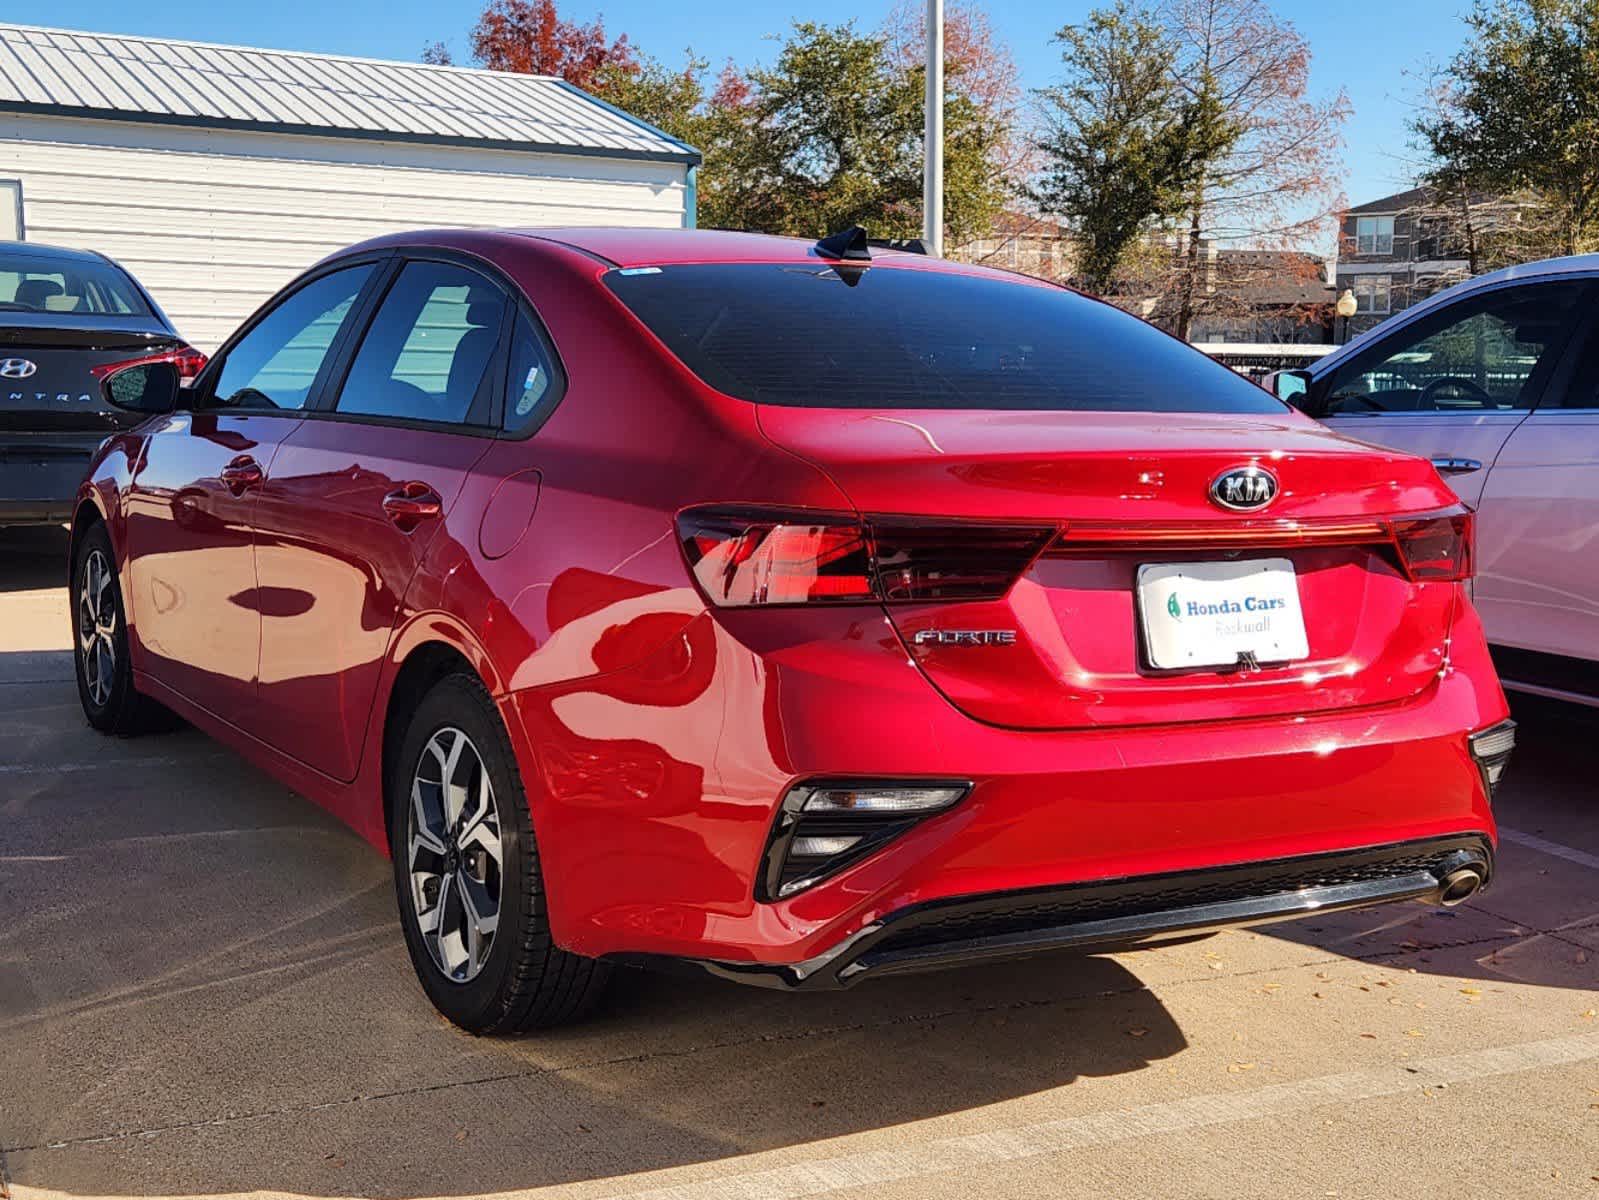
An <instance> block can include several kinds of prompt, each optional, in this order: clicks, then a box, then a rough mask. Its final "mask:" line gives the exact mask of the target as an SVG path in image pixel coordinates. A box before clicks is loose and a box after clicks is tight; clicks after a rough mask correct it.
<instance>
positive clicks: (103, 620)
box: [67, 524, 177, 737]
mask: <svg viewBox="0 0 1599 1200" xmlns="http://www.w3.org/2000/svg"><path fill="white" fill-rule="evenodd" d="M91 572H95V574H94V575H93V580H94V581H96V586H94V587H93V592H94V595H93V596H92V597H90V596H88V595H87V593H88V592H89V591H90V589H91V575H90V573H91ZM67 595H68V597H69V600H70V603H71V607H72V653H73V663H74V670H73V675H74V677H75V678H76V679H77V682H78V700H79V702H80V703H81V704H82V705H83V715H84V717H85V718H86V719H87V720H88V722H89V724H90V725H92V726H93V727H94V728H95V729H98V730H99V731H100V732H101V733H109V734H115V735H116V736H118V737H131V736H133V735H135V734H140V733H150V732H155V731H158V730H164V729H170V728H172V727H173V726H174V725H175V724H177V719H176V718H175V717H174V716H173V715H172V712H171V711H170V710H169V709H167V708H164V707H163V706H162V705H160V704H158V703H156V702H155V701H154V700H152V699H150V698H149V697H148V696H145V695H142V694H141V693H140V692H139V691H138V690H136V689H135V688H134V686H133V668H132V665H131V664H130V662H129V660H128V619H127V610H126V609H125V608H124V607H123V604H122V585H121V583H120V581H119V580H118V578H117V559H116V553H115V552H114V551H113V550H112V548H111V535H110V534H109V533H107V532H106V527H105V526H104V525H100V524H95V525H91V526H90V527H89V528H88V529H86V530H84V532H83V535H82V536H81V537H80V538H78V541H77V544H76V545H75V546H73V548H72V578H71V579H70V580H69V581H68V592H67Z"/></svg>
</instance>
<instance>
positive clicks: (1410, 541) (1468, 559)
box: [1392, 508, 1476, 583]
mask: <svg viewBox="0 0 1599 1200" xmlns="http://www.w3.org/2000/svg"><path fill="white" fill-rule="evenodd" d="M1392 529H1393V535H1394V545H1395V546H1397V547H1398V548H1399V561H1400V563H1401V564H1403V566H1404V568H1405V571H1406V573H1407V574H1409V576H1410V578H1411V579H1413V580H1415V581H1416V582H1417V583H1448V582H1459V581H1460V580H1464V579H1470V578H1471V573H1472V570H1473V567H1474V564H1473V562H1472V542H1473V540H1474V536H1475V532H1476V518H1475V516H1474V515H1473V514H1472V513H1470V512H1468V511H1467V510H1466V509H1463V508H1461V509H1451V510H1449V511H1448V512H1443V513H1435V514H1432V515H1429V516H1425V517H1405V518H1401V519H1398V520H1395V521H1394V522H1392Z"/></svg>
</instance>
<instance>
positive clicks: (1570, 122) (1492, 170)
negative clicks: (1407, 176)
mask: <svg viewBox="0 0 1599 1200" xmlns="http://www.w3.org/2000/svg"><path fill="white" fill-rule="evenodd" d="M1466 23H1467V25H1468V26H1469V27H1470V30H1471V32H1470V35H1469V37H1468V40H1467V43H1466V45H1465V47H1464V48H1463V49H1462V50H1461V51H1460V53H1459V54H1458V55H1457V56H1456V57H1455V59H1454V61H1453V62H1452V63H1451V64H1450V66H1449V67H1448V68H1447V70H1446V71H1445V78H1444V89H1443V94H1442V100H1441V103H1440V104H1439V106H1438V108H1437V109H1436V110H1435V111H1431V112H1428V113H1425V114H1424V115H1423V116H1421V117H1419V118H1417V120H1416V122H1415V131H1416V133H1417V134H1418V136H1419V140H1420V141H1421V143H1422V145H1423V147H1424V148H1425V149H1426V150H1428V151H1429V152H1430V154H1431V156H1432V158H1433V160H1434V164H1433V166H1432V168H1431V170H1430V172H1429V179H1430V181H1431V182H1434V183H1435V184H1436V185H1440V186H1446V187H1447V186H1453V187H1455V188H1456V189H1457V190H1458V189H1459V188H1460V187H1461V186H1462V181H1465V182H1464V186H1469V187H1472V188H1480V189H1483V190H1491V191H1496V192H1502V193H1514V192H1517V191H1529V192H1531V193H1533V194H1534V195H1536V196H1537V197H1540V198H1541V199H1542V201H1543V202H1544V203H1546V204H1547V205H1548V206H1549V208H1550V209H1551V210H1552V212H1553V216H1554V226H1555V228H1554V232H1555V243H1556V248H1557V249H1558V251H1559V252H1560V253H1564V254H1576V253H1579V252H1581V251H1583V250H1586V249H1589V248H1591V247H1593V246H1594V244H1595V242H1596V241H1599V0H1495V2H1493V3H1488V2H1487V0H1478V4H1477V7H1476V8H1475V9H1474V10H1473V11H1472V13H1471V15H1470V16H1468V17H1467V18H1466Z"/></svg>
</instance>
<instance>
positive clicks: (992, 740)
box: [502, 608, 1506, 973]
mask: <svg viewBox="0 0 1599 1200" xmlns="http://www.w3.org/2000/svg"><path fill="white" fill-rule="evenodd" d="M879 621H881V619H880V618H879ZM884 624H886V623H884ZM768 625H769V627H770V628H771V629H772V630H773V631H774V632H772V633H770V634H767V633H766V632H764V631H765V629H766V628H767V627H768V626H758V625H757V623H756V622H753V621H751V622H748V623H747V624H746V625H745V627H743V628H738V627H735V625H734V623H733V622H731V621H717V620H713V619H711V618H709V617H707V616H703V615H702V616H700V617H698V618H696V619H694V620H693V621H691V622H690V623H689V624H688V625H687V626H686V627H684V628H683V630H682V632H681V634H680V635H678V636H677V637H674V638H673V639H672V640H671V642H670V643H669V644H667V645H666V646H664V647H663V648H662V649H661V650H659V651H658V652H656V653H655V654H653V655H650V656H648V657H646V658H645V659H643V660H641V661H640V662H638V663H637V664H635V665H633V666H630V667H626V668H623V669H620V670H615V671H611V672H609V673H607V674H603V675H596V676H590V677H587V678H583V679H578V680H569V681H566V682H562V683H559V684H553V685H546V686H540V687H533V688H529V689H526V690H517V691H514V692H511V693H508V694H507V695H506V696H504V697H503V699H502V705H503V711H504V712H505V715H506V724H507V726H508V728H510V729H511V730H512V731H513V732H512V737H513V741H514V742H515V743H516V745H517V752H518V755H519V758H520V759H521V761H522V763H523V771H524V778H527V779H529V780H532V781H534V784H533V786H530V787H529V789H528V790H529V793H530V796H531V797H532V813H533V820H534V826H535V830H536V832H537V835H538V839H539V848H540V859H541V865H542V867H543V870H544V875H545V881H546V885H547V889H548V892H549V896H550V919H551V924H552V928H553V932H554V935H555V939H556V941H557V943H558V944H559V945H561V946H562V947H563V948H565V949H568V950H572V951H574V952H576V953H579V954H584V955H589V956H593V957H600V956H614V955H624V954H626V955H639V954H649V955H657V956H665V957H667V958H672V959H692V960H708V961H711V962H714V963H719V964H724V966H725V964H734V963H736V964H740V967H738V968H731V967H727V968H726V969H728V970H735V969H739V970H749V971H752V972H755V973H760V972H761V971H763V970H766V969H777V970H778V971H779V973H781V970H782V969H783V968H792V967H794V965H795V964H807V963H813V962H816V961H822V960H830V956H832V955H834V954H836V953H839V952H840V951H839V948H840V947H845V946H848V947H853V948H854V952H856V953H861V954H863V953H865V951H864V949H863V948H862V947H861V945H860V944H859V943H858V942H857V939H859V938H864V937H868V936H875V933H872V934H869V933H868V932H867V931H875V930H876V929H877V928H878V927H879V926H881V925H882V924H883V923H884V922H885V921H886V920H887V919H888V918H889V916H890V915H893V914H903V913H906V912H911V911H919V910H920V909H921V907H922V906H925V905H929V904H942V903H957V902H960V903H964V902H966V901H968V900H972V899H973V898H983V897H1012V896H1015V895H1017V894H1019V893H1038V892H1041V891H1049V890H1052V889H1058V888H1067V887H1077V886H1098V885H1100V884H1102V883H1105V882H1106V881H1115V880H1126V879H1147V878H1152V877H1159V876H1180V875H1186V874H1189V873H1192V872H1204V871H1208V870H1212V869H1222V868H1229V867H1234V866H1237V865H1239V864H1250V863H1272V862H1277V861H1281V860H1286V859H1296V858H1301V857H1303V856H1307V855H1312V856H1313V855H1337V854H1344V853H1354V852H1357V851H1360V850H1362V849H1364V848H1369V847H1383V846H1393V845H1399V844H1407V843H1417V842H1427V841H1432V840H1436V839H1453V838H1464V837H1470V838H1475V839H1477V840H1478V841H1480V842H1485V843H1491V842H1492V841H1493V837H1494V828H1495V827H1494V816H1493V810H1492V805H1491V803H1490V797H1489V792H1488V787H1487V783H1486V780H1485V778H1484V775H1483V772H1482V770H1481V769H1480V768H1479V766H1478V764H1477V762H1476V761H1475V760H1474V759H1473V756H1472V753H1471V747H1470V743H1469V741H1468V735H1469V734H1471V733H1473V732H1475V731H1479V730H1484V729H1487V728H1489V727H1491V726H1493V725H1495V724H1497V723H1498V722H1500V721H1502V720H1503V719H1504V718H1505V716H1506V706H1505V702H1504V695H1503V693H1502V692H1501V691H1500V689H1499V685H1498V682H1497V680H1496V678H1495V676H1494V674H1493V670H1492V666H1491V664H1490V663H1489V662H1488V658H1487V650H1486V647H1485V645H1484V643H1483V641H1482V636H1481V631H1480V628H1479V626H1478V625H1477V621H1476V617H1475V614H1474V613H1472V612H1471V611H1470V609H1469V608H1467V609H1465V610H1464V611H1463V612H1462V614H1461V616H1460V618H1459V619H1458V620H1457V623H1456V628H1455V631H1454V638H1453V647H1452V657H1451V661H1450V665H1449V666H1448V668H1447V669H1445V670H1443V671H1441V672H1440V674H1439V677H1438V678H1437V679H1436V680H1435V681H1434V682H1433V683H1432V684H1431V685H1430V686H1428V687H1427V688H1425V689H1424V690H1423V691H1422V692H1421V694H1419V695H1417V696H1415V697H1414V698H1412V699H1410V700H1408V701H1406V702H1404V703H1401V704H1393V705H1384V706H1380V707H1374V708H1369V709H1352V710H1349V709H1343V710H1335V711H1331V712H1321V713H1317V712H1315V711H1313V710H1312V711H1310V712H1307V713H1306V714H1305V715H1302V716H1297V717H1283V718H1271V719H1266V720H1253V721H1247V720H1243V721H1217V722H1210V723H1206V724H1203V725H1197V724H1189V725H1167V726H1144V727H1118V726H1110V727H1106V728H1101V729H1081V730H1063V731H1057V732H1033V731H1020V730H1013V729H1002V728H998V727H995V726H989V725H983V724H980V723H978V722H974V721H972V720H971V719H970V718H968V717H966V716H964V715H962V714H961V713H960V712H958V711H957V710H956V709H955V708H954V707H953V706H951V705H950V704H949V703H948V701H946V700H945V699H944V698H943V697H942V696H940V695H939V694H938V693H937V692H935V691H934V690H933V689H932V688H931V687H929V686H928V685H927V683H926V681H925V680H924V679H923V678H922V677H921V675H920V673H919V672H917V671H916V669H915V668H914V666H912V665H911V664H909V663H908V662H907V661H906V658H905V655H904V651H903V648H902V647H901V646H900V644H899V642H898V640H897V639H895V638H893V637H892V636H891V635H887V631H886V630H885V631H884V632H883V633H879V632H877V631H876V630H874V628H873V622H872V621H871V620H870V619H863V618H862V617H861V615H860V614H856V613H845V612H842V611H839V612H830V611H828V610H825V609H824V610H821V611H819V612H816V613H810V612H804V611H794V612H791V613H787V614H785V619H784V621H783V622H781V623H777V622H770V623H768ZM1309 695H1310V696H1311V697H1312V701H1311V705H1312V706H1313V704H1314V697H1315V695H1316V693H1315V691H1311V692H1310V693H1309ZM821 777H830V778H837V777H853V778H865V779H895V780H936V779H944V780H965V781H970V783H971V790H970V793H969V794H968V795H967V797H966V798H965V799H964V800H962V801H961V802H960V803H959V804H957V805H956V806H955V807H953V808H950V809H948V810H947V811H944V812H942V813H940V814H939V815H937V816H934V817H931V818H928V819H926V820H924V821H923V822H922V823H921V824H919V825H916V826H915V827H914V828H912V829H910V830H909V831H908V832H905V833H903V834H901V835H900V836H898V837H897V838H896V839H895V840H893V841H890V842H888V843H886V844H885V845H883V847H882V848H881V849H878V850H876V851H875V852H873V853H872V854H871V855H870V856H869V857H866V858H863V859H861V860H860V861H859V862H857V863H855V864H854V865H851V866H848V867H846V868H844V869H843V870H842V871H840V872H839V873H838V874H836V875H833V876H831V877H828V878H826V879H824V880H823V881H821V882H819V883H816V884H815V885H814V886H811V887H809V888H807V889H806V890H804V891H801V892H798V893H797V894H795V895H792V896H789V897H786V898H783V899H779V900H777V901H774V902H766V901H763V900H761V899H758V898H757V894H758V888H757V880H758V877H759V876H760V875H761V864H762V861H763V858H764V856H765V854H766V851H767V848H768V845H769V844H770V842H771V837H772V831H773V829H774V821H775V819H776V816H777V808H778V805H779V802H780V799H781V797H782V796H783V795H784V794H785V793H786V792H787V790H788V789H789V788H790V787H791V786H792V785H793V784H794V783H795V782H796V781H798V780H804V779H815V778H821ZM1412 882H1417V881H1412ZM1419 886H1420V884H1419V883H1418V887H1419ZM1292 890H1295V891H1297V890H1299V889H1298V888H1297V887H1296V888H1295V889H1292ZM1422 890H1423V891H1425V890H1426V889H1425V888H1423V889H1422ZM1408 894H1410V892H1408V891H1407V890H1406V889H1405V888H1404V887H1401V888H1400V890H1399V893H1398V895H1399V896H1400V897H1401V898H1402V897H1403V896H1404V895H1408ZM1358 898H1359V899H1360V902H1362V903H1366V902H1371V903H1376V902H1379V901H1380V900H1381V899H1383V898H1385V897H1384V896H1382V895H1377V896H1370V897H1367V896H1365V895H1362V896H1360V897H1358ZM1179 907H1181V906H1179ZM1290 907H1291V906H1290ZM1225 915H1227V914H1224V916H1225ZM1290 915H1291V914H1290ZM1212 916H1214V914H1206V917H1205V919H1206V920H1209V919H1211V917H1212ZM1251 919H1255V918H1253V917H1252V918H1251ZM1073 923H1074V922H1073ZM1111 932H1113V933H1115V934H1117V936H1120V935H1121V934H1123V933H1126V932H1127V931H1126V930H1120V929H1118V930H1114V931H1111ZM1052 936H1053V935H1052ZM1073 936H1076V935H1075V934H1074V935H1073ZM1096 936H1098V934H1097V933H1096ZM1132 936H1133V937H1134V940H1136V938H1137V937H1139V936H1150V935H1148V934H1140V933H1136V932H1135V933H1133V934H1132ZM812 973H814V971H813V972H812Z"/></svg>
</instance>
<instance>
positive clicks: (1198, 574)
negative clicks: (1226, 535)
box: [1138, 558, 1310, 670]
mask: <svg viewBox="0 0 1599 1200" xmlns="http://www.w3.org/2000/svg"><path fill="white" fill-rule="evenodd" d="M1138 610H1139V615H1140V616H1141V617H1142V621H1141V624H1142V625H1143V629H1144V652H1145V654H1146V655H1147V656H1148V658H1149V663H1150V665H1151V666H1153V667H1156V668H1158V669H1161V670H1173V669H1176V668H1180V667H1220V666H1231V665H1233V664H1235V663H1238V662H1246V663H1247V662H1249V661H1250V660H1251V659H1253V660H1254V661H1255V662H1259V663H1284V662H1293V661H1294V660H1296V659H1301V658H1308V657H1310V645H1309V643H1308V642H1307V641H1306V640H1305V614H1304V612H1303V610H1302V609H1301V608H1300V605H1299V581H1298V580H1297V579H1296V578H1295V577H1294V564H1293V563H1291V562H1289V561H1288V560H1287V559H1286V558H1256V559H1250V560H1248V561H1240V562H1212V563H1206V562H1199V563H1151V564H1147V565H1145V566H1142V567H1139V568H1138Z"/></svg>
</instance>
